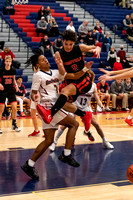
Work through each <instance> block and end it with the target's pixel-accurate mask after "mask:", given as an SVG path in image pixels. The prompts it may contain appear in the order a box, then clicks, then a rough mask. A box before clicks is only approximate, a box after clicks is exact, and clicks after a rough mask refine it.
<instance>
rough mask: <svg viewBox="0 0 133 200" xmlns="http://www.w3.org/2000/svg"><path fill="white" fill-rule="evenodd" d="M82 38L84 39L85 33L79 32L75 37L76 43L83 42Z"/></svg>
mask: <svg viewBox="0 0 133 200" xmlns="http://www.w3.org/2000/svg"><path fill="white" fill-rule="evenodd" d="M84 40H85V34H84V33H81V34H80V35H79V37H78V39H77V43H78V44H84Z"/></svg>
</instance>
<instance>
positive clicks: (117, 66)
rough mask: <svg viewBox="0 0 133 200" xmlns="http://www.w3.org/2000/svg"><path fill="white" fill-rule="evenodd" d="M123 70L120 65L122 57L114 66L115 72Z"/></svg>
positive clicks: (118, 58) (117, 59)
mask: <svg viewBox="0 0 133 200" xmlns="http://www.w3.org/2000/svg"><path fill="white" fill-rule="evenodd" d="M122 69H123V66H122V64H121V63H120V57H117V58H116V62H115V63H114V65H113V71H117V70H122Z"/></svg>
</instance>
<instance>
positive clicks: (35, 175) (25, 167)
mask: <svg viewBox="0 0 133 200" xmlns="http://www.w3.org/2000/svg"><path fill="white" fill-rule="evenodd" d="M21 169H22V170H23V171H24V172H25V173H26V174H27V175H28V176H29V177H31V178H32V179H33V180H39V176H38V173H37V170H36V169H35V167H30V166H29V165H28V161H26V162H25V164H24V165H23V166H21Z"/></svg>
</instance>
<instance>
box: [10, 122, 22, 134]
mask: <svg viewBox="0 0 133 200" xmlns="http://www.w3.org/2000/svg"><path fill="white" fill-rule="evenodd" d="M12 130H14V131H16V132H20V131H21V129H20V128H18V127H17V124H16V123H14V124H12Z"/></svg>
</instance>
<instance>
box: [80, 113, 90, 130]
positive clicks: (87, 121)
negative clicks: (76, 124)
mask: <svg viewBox="0 0 133 200" xmlns="http://www.w3.org/2000/svg"><path fill="white" fill-rule="evenodd" d="M81 118H82V122H83V123H84V126H85V130H86V131H89V129H90V126H91V118H92V112H89V111H87V112H86V114H85V115H84V116H83V117H81Z"/></svg>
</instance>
